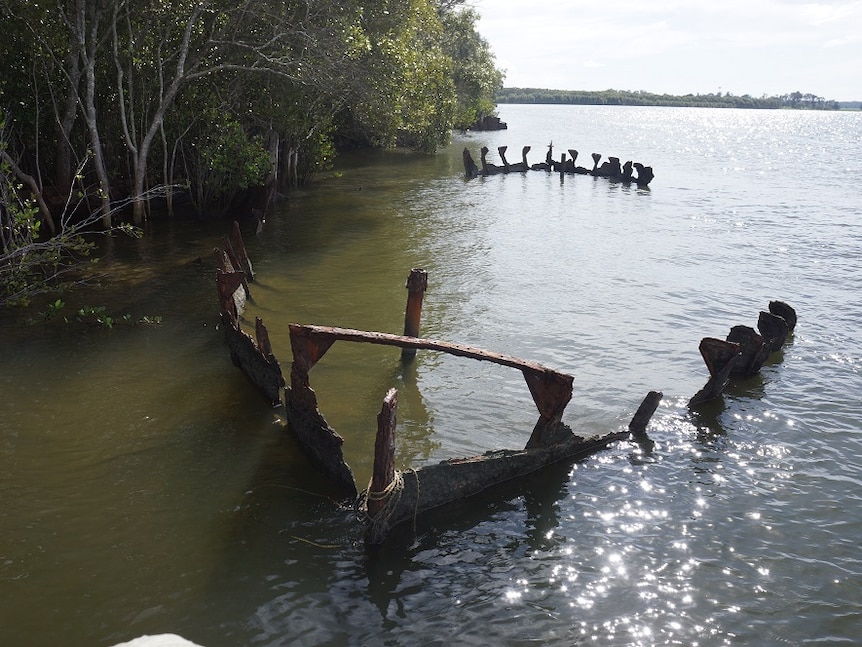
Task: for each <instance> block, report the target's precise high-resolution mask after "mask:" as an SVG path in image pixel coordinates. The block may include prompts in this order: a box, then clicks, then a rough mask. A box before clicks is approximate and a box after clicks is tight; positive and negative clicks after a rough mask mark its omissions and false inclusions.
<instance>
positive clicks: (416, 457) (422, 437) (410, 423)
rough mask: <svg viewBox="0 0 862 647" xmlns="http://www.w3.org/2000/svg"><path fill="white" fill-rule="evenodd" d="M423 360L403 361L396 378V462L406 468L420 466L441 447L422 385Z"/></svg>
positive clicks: (394, 381) (397, 370)
mask: <svg viewBox="0 0 862 647" xmlns="http://www.w3.org/2000/svg"><path fill="white" fill-rule="evenodd" d="M420 361H421V359H420V358H414V359H410V360H404V361H402V362H401V363H400V365H399V366H398V368H397V369H396V370H395V372H394V376H393V377H394V379H393V384H394V386H395V388H396V389H398V418H397V420H398V423H397V427H396V431H395V462H396V464H397V465H399V466H402V469H407V468H410V467H419V466H420V465H421V464H423V463H425V462H427V461H428V459H429V458H430V456H431V454H432V453H433V452H434V451H435V450H436V449H438V448H439V447H440V441H439V440H434V416H433V414H432V413H431V412H429V411H428V408H427V406H426V403H425V399H424V398H423V397H422V392H421V390H420V388H419V384H418V379H417V374H418V364H419V362H420Z"/></svg>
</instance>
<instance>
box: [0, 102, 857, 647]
mask: <svg viewBox="0 0 862 647" xmlns="http://www.w3.org/2000/svg"><path fill="white" fill-rule="evenodd" d="M500 112H501V116H502V117H503V119H504V120H506V121H508V122H509V126H510V128H509V130H507V131H502V132H498V133H481V134H478V133H477V134H468V135H465V136H460V137H457V138H456V141H454V142H453V144H452V146H451V147H449V148H448V149H447V150H445V151H443V152H441V153H440V154H439V155H436V156H434V157H430V158H428V157H418V156H413V155H409V154H404V153H398V152H392V153H378V154H371V155H369V154H357V155H347V156H344V157H343V158H342V159H341V160H340V162H339V168H338V173H336V174H332V175H331V176H330V177H327V178H323V179H321V181H320V182H319V183H318V184H317V185H316V186H315V187H314V188H313V189H311V190H309V191H306V192H302V193H301V194H299V195H297V196H295V197H293V198H292V199H291V200H290V202H289V203H287V204H285V205H282V206H281V207H280V208H279V209H278V211H277V212H276V213H274V214H272V215H271V216H270V217H269V219H268V221H267V223H266V228H265V231H264V233H263V234H261V235H259V236H255V235H254V234H253V228H251V226H250V225H249V224H248V223H246V224H245V225H244V230H245V233H246V242H247V246H248V248H249V252H250V254H251V256H252V260H253V261H254V264H255V269H256V270H257V272H258V281H257V282H256V283H254V284H253V285H252V290H253V297H254V301H253V303H252V304H251V305H250V307H249V310H248V311H247V313H246V317H247V319H248V320H249V321H253V318H254V317H255V316H261V317H263V319H264V321H265V322H266V324H267V326H268V328H269V331H270V336H271V339H272V342H273V345H274V348H275V352H276V354H277V355H278V356H279V357H280V359H281V361H282V365H283V367H284V368H285V370H286V368H287V366H288V365H289V359H290V345H289V339H288V332H287V324H288V323H290V322H300V323H316V324H327V325H340V326H349V327H356V328H364V329H372V330H383V331H390V332H400V331H401V328H402V326H403V308H404V303H405V299H406V291H405V290H404V280H405V278H406V276H407V274H408V272H409V270H410V268H412V267H423V268H425V269H426V270H427V271H428V273H429V290H428V292H427V294H426V298H425V306H424V311H423V323H422V334H423V335H424V336H428V337H437V338H442V339H446V340H450V341H454V342H460V343H465V344H471V345H475V346H480V347H485V348H489V349H492V350H496V351H499V352H503V353H508V354H512V355H516V356H520V357H524V358H527V359H533V360H537V361H540V362H543V363H545V364H548V365H549V366H552V367H554V368H557V369H560V370H563V371H566V372H569V373H571V374H572V375H574V376H575V395H574V398H573V400H572V403H571V404H570V405H569V407H568V410H567V413H566V416H565V417H564V420H565V421H566V422H567V423H568V424H569V425H570V426H572V428H573V429H575V430H576V431H577V432H578V433H582V434H592V433H606V432H608V431H612V430H617V429H619V428H621V427H623V426H625V425H626V424H627V422H628V420H629V419H630V417H631V415H632V414H633V412H634V410H635V409H636V408H637V405H638V404H639V402H640V400H641V399H642V398H643V396H644V395H645V394H646V392H647V391H649V390H651V389H656V390H660V391H662V392H663V393H664V400H663V402H662V406H661V407H660V408H659V410H658V412H657V413H656V415H655V416H654V418H653V422H652V426H651V428H650V434H651V437H652V438H653V439H654V440H655V441H656V446H655V448H654V450H653V451H652V452H644V451H643V450H642V449H641V448H640V447H638V446H637V445H635V444H631V443H619V444H617V445H614V446H612V447H611V448H610V449H609V450H608V451H605V452H603V453H601V454H599V455H596V456H594V457H591V458H590V459H588V460H586V461H583V462H580V463H577V464H575V465H561V466H557V467H554V468H552V469H550V470H547V471H546V472H543V473H542V474H541V475H537V476H535V477H534V478H531V479H528V480H527V481H526V482H525V483H521V484H519V485H518V486H514V487H505V488H502V489H500V490H498V491H495V492H493V493H491V494H489V495H488V496H485V497H482V498H481V499H480V500H478V501H473V502H471V503H470V504H467V505H460V506H456V507H455V508H449V509H447V510H445V511H442V512H440V513H437V514H432V515H428V516H427V517H426V518H420V519H419V521H418V524H417V527H416V528H415V531H414V529H413V528H405V529H404V530H403V532H401V533H398V534H396V535H395V536H394V537H392V538H391V541H389V542H388V543H387V544H386V545H385V546H384V549H383V551H382V552H366V550H365V548H364V547H363V544H362V540H361V539H362V538H361V531H360V529H359V527H358V525H357V524H356V522H355V519H354V518H353V515H352V514H351V512H350V510H348V509H346V508H343V507H340V506H339V505H338V503H337V502H336V501H335V500H334V498H335V497H336V496H337V493H336V492H335V491H333V490H332V488H331V487H330V486H329V485H328V484H327V483H326V482H325V481H324V480H323V479H322V478H321V477H320V476H318V475H317V473H316V472H314V471H313V470H312V469H311V468H310V467H309V466H308V465H307V462H306V461H305V459H304V458H303V457H302V455H301V454H300V453H299V452H298V450H297V448H296V446H295V445H294V443H293V441H292V439H291V437H290V435H289V434H288V433H286V432H285V431H284V430H283V428H282V414H281V412H280V411H278V410H273V409H270V408H268V407H267V405H266V403H265V402H264V401H263V400H262V399H261V397H260V396H259V395H258V394H257V393H256V392H254V391H253V389H252V388H251V387H250V386H249V385H248V383H247V382H246V380H245V378H244V377H243V376H242V375H241V374H240V373H239V372H238V371H237V370H236V369H235V368H234V367H233V366H232V365H231V363H230V359H229V357H228V353H227V350H226V348H225V346H224V343H223V338H222V334H221V332H220V331H219V330H217V327H216V322H217V319H216V300H215V290H214V283H213V277H214V270H213V264H212V262H211V260H210V259H211V258H212V253H211V252H212V248H213V247H214V246H218V245H220V244H221V242H220V241H221V236H222V235H223V234H224V233H226V232H227V230H228V228H227V226H226V225H225V224H224V223H217V224H215V225H212V226H209V227H203V228H202V227H199V226H197V225H194V224H185V223H176V224H165V223H156V224H154V225H153V226H152V232H151V235H150V236H148V237H146V238H145V239H144V240H143V241H136V242H128V241H122V240H117V241H114V242H113V243H112V244H111V245H110V246H109V247H108V248H107V249H106V250H105V259H106V260H105V263H104V267H105V269H109V270H111V271H112V272H114V274H113V275H112V276H111V277H109V278H108V279H107V280H106V281H105V282H104V285H103V287H102V288H99V289H95V288H94V289H92V290H91V291H87V292H84V293H82V294H81V295H80V296H77V297H75V299H74V303H71V302H70V303H69V305H68V306H67V309H69V310H71V309H72V308H77V307H79V306H81V305H85V304H86V305H106V306H108V308H109V310H111V311H112V312H113V313H115V314H117V315H119V314H129V315H130V316H131V318H132V319H133V320H138V319H140V318H141V317H143V316H145V315H150V316H161V317H162V319H163V322H162V324H161V325H158V326H146V325H137V326H128V325H118V326H115V327H114V328H112V329H110V330H106V329H100V328H86V329H85V328H82V327H81V326H78V325H73V324H68V325H66V324H62V323H61V322H58V321H54V322H51V323H50V324H48V325H46V326H45V327H44V328H43V327H42V326H41V325H40V326H38V327H37V328H35V329H33V328H27V329H25V330H24V331H23V332H21V331H19V330H18V329H17V328H16V327H15V326H14V325H13V324H14V323H15V322H14V321H11V320H7V321H5V322H3V323H0V334H2V342H0V387H2V390H3V393H4V394H5V398H4V401H5V409H4V415H3V416H2V417H0V627H2V634H3V636H4V637H3V640H2V642H3V644H8V645H57V644H63V645H82V646H83V645H110V644H112V643H114V642H118V641H121V640H128V639H130V638H132V637H134V636H138V635H141V634H146V633H160V632H175V633H180V634H182V635H184V636H185V637H187V638H189V639H192V640H194V641H196V642H199V643H201V644H203V645H207V646H210V647H216V646H222V645H224V646H234V645H376V644H390V645H402V644H404V645H407V644H410V645H413V644H429V645H432V644H466V645H471V644H476V645H478V644H510V645H520V644H560V645H573V644H578V645H581V644H583V645H587V644H597V645H660V644H661V645H664V644H679V645H694V644H700V645H731V644H739V645H742V644H745V645H750V644H758V645H799V644H826V643H828V644H848V645H849V644H856V642H857V640H858V638H857V635H858V627H859V626H860V625H862V560H860V557H859V549H858V540H859V537H862V495H860V492H862V472H860V470H862V444H860V427H862V424H860V422H859V421H860V420H862V404H860V398H859V392H860V389H862V379H860V367H862V352H860V348H862V332H860V322H862V306H860V304H859V294H860V289H862V269H860V264H859V252H860V249H862V224H860V212H862V199H860V198H859V195H858V192H857V191H856V188H855V187H856V185H857V184H858V181H859V178H860V177H862V113H822V114H821V113H816V114H815V113H802V112H790V111H780V112H779V111H736V110H709V109H691V110H689V109H669V108H599V107H577V106H571V107H565V106H559V107H554V106H515V105H510V106H502V107H501V111H500ZM551 141H553V143H554V146H555V157H558V155H559V154H560V153H561V152H565V150H566V149H568V148H574V149H577V150H579V151H580V157H579V162H580V163H582V164H584V165H587V163H588V162H587V160H589V154H590V153H592V152H600V153H603V154H604V155H606V156H607V155H615V156H618V157H620V158H621V159H622V160H623V161H625V160H627V159H632V160H635V161H641V162H643V163H645V164H648V165H652V166H653V168H654V170H655V174H656V178H655V180H654V181H653V183H652V185H651V187H650V189H648V190H643V189H638V188H637V187H633V186H623V185H620V184H617V183H611V182H608V181H606V180H604V179H601V178H598V179H593V178H590V177H582V176H579V177H567V178H565V180H563V181H561V180H560V178H559V176H558V175H548V174H544V173H530V174H526V175H509V176H497V177H491V178H487V179H481V178H480V179H477V180H474V181H470V182H465V181H464V180H463V179H462V166H461V150H462V149H463V148H464V147H465V146H467V147H468V148H469V149H470V150H471V151H472V153H473V155H474V157H476V158H477V159H478V152H479V148H480V147H481V146H482V145H488V146H489V147H490V148H491V150H492V151H495V150H496V147H497V146H499V145H508V146H509V152H508V158H509V160H510V161H517V160H518V159H519V157H520V154H519V151H520V148H521V146H523V145H531V146H532V147H533V149H532V151H531V153H530V161H534V162H536V161H539V160H540V159H542V158H544V154H545V150H546V146H547V145H548V143H549V142H551ZM490 161H492V162H497V163H499V160H498V158H497V157H496V154H494V153H492V155H491V156H490ZM772 299H781V300H784V301H787V302H788V303H790V304H791V305H793V306H794V307H795V308H796V310H797V312H798V314H799V320H800V323H799V325H798V327H797V329H796V333H795V335H794V336H793V337H792V338H791V340H790V342H789V343H788V344H787V345H786V346H785V348H784V349H783V350H782V351H781V352H780V353H777V354H776V355H774V356H773V359H772V360H771V361H770V362H769V363H768V364H767V365H766V366H765V367H764V369H763V370H762V371H761V374H760V375H758V376H757V377H755V378H751V379H749V380H747V381H744V382H741V383H737V384H734V385H733V386H732V387H731V388H730V389H729V390H728V391H727V392H726V394H725V395H724V396H723V398H721V399H720V400H718V401H716V402H714V403H712V404H710V405H709V406H707V407H705V408H703V409H701V410H699V411H697V412H692V411H689V410H688V408H687V407H686V405H685V403H686V402H687V400H688V399H689V398H690V397H691V396H692V395H693V394H694V393H695V392H696V391H697V390H698V389H699V388H700V387H701V386H703V383H704V382H705V381H706V376H707V372H706V368H705V367H704V365H703V362H702V360H701V359H700V356H699V353H698V351H697V346H698V343H699V341H700V339H701V338H702V337H704V336H716V337H723V336H724V335H726V334H727V331H728V330H729V329H730V327H731V326H733V325H736V324H747V325H755V324H756V321H757V315H758V312H759V311H760V310H762V309H765V307H766V305H767V303H768V302H769V301H770V300H772ZM311 381H312V386H313V387H314V388H315V389H316V390H317V392H318V395H319V398H320V402H321V409H322V411H323V412H324V414H325V415H326V416H327V418H328V420H329V421H330V423H331V424H332V425H333V426H334V427H335V428H336V429H337V430H338V431H339V432H340V433H341V434H342V435H343V436H344V437H345V439H346V443H345V453H346V457H347V460H348V462H349V463H350V464H351V466H352V467H353V470H354V472H355V474H356V477H357V481H358V482H359V483H360V487H362V486H363V485H364V483H366V482H367V480H368V478H369V476H370V472H371V452H372V448H373V435H374V429H375V424H376V423H375V416H376V413H377V411H378V410H379V407H380V402H381V399H382V397H383V395H384V394H385V392H386V390H387V389H389V388H390V387H392V386H395V387H397V388H398V389H399V411H398V414H399V420H398V424H399V427H398V434H399V436H398V447H397V451H398V457H399V461H400V466H401V468H403V469H406V468H409V467H417V466H420V465H423V464H426V463H428V462H432V461H437V460H441V459H443V458H447V457H452V456H463V455H468V454H473V453H479V452H482V451H485V450H486V449H493V448H503V447H519V446H522V445H523V443H524V442H525V441H526V438H527V437H528V435H529V431H530V429H531V428H532V425H533V423H534V422H535V418H536V413H535V410H534V406H533V404H532V401H531V398H530V396H529V393H528V391H527V389H526V386H525V384H524V383H523V380H522V378H521V376H520V375H519V374H518V373H517V372H516V371H512V370H511V369H505V368H502V367H497V366H494V365H487V366H486V365H484V364H482V363H477V362H470V361H468V360H464V359H459V358H452V357H445V356H439V355H436V354H432V353H426V352H420V353H419V355H418V357H417V359H416V362H415V363H414V365H413V366H412V367H410V368H408V369H404V368H403V367H402V365H401V363H400V360H399V357H398V352H397V350H393V349H386V348H377V347H373V348H363V347H362V346H361V345H357V346H350V345H348V344H343V347H342V346H340V345H339V344H336V345H335V346H334V347H333V348H332V349H331V350H330V351H329V353H327V355H326V357H325V358H324V359H323V360H322V362H321V363H320V365H318V366H317V367H316V368H315V369H314V371H313V372H312V374H311Z"/></svg>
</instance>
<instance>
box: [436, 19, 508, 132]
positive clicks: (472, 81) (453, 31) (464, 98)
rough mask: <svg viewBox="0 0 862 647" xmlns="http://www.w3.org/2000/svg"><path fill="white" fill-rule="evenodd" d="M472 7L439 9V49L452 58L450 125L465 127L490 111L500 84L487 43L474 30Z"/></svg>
mask: <svg viewBox="0 0 862 647" xmlns="http://www.w3.org/2000/svg"><path fill="white" fill-rule="evenodd" d="M478 20H479V15H478V13H477V12H476V10H475V9H455V10H450V11H444V12H442V16H441V21H442V25H443V51H444V52H446V54H447V55H448V56H449V57H450V58H451V59H452V63H453V71H452V79H453V82H454V84H455V91H456V96H457V107H456V113H455V118H454V126H455V127H456V128H460V129H466V128H469V127H470V126H471V125H472V124H474V123H475V122H476V120H477V119H481V118H482V117H485V116H487V115H490V114H492V113H493V112H494V109H495V96H496V93H497V91H498V90H500V88H502V87H503V77H504V75H503V73H502V72H501V71H500V70H498V69H497V67H496V62H495V60H494V55H493V53H492V52H491V48H490V45H489V44H488V42H487V41H486V40H485V39H484V38H482V36H481V35H480V34H479V33H478V31H477V30H476V22H477V21H478Z"/></svg>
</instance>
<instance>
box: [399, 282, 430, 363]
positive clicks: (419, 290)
mask: <svg viewBox="0 0 862 647" xmlns="http://www.w3.org/2000/svg"><path fill="white" fill-rule="evenodd" d="M405 287H406V288H407V310H406V311H405V313H404V336H405V337H418V336H419V320H420V319H421V317H422V299H423V298H424V296H425V290H427V289H428V272H426V271H425V270H423V269H419V268H413V269H412V270H410V276H408V277H407V285H405ZM414 357H416V349H415V348H402V349H401V359H402V360H405V361H407V360H411V359H413V358H414Z"/></svg>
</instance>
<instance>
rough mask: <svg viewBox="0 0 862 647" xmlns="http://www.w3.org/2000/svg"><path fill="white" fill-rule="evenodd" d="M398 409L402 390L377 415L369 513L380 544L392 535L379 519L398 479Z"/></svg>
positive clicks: (374, 538) (389, 395) (389, 397)
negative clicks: (396, 426)
mask: <svg viewBox="0 0 862 647" xmlns="http://www.w3.org/2000/svg"><path fill="white" fill-rule="evenodd" d="M397 408H398V391H396V390H395V389H389V392H388V393H387V394H386V397H385V398H383V406H382V407H381V408H380V413H378V414H377V437H376V438H375V440H374V471H373V473H372V475H371V484H370V485H369V486H368V498H367V503H366V507H367V511H368V517H369V518H370V520H371V526H370V527H369V535H370V536H369V541H370V543H373V544H379V543H380V542H382V541H383V537H385V536H386V533H388V532H389V524H388V523H386V520H385V519H377V516H378V515H379V514H380V511H381V510H383V509H384V508H385V507H386V504H387V502H388V501H389V496H390V495H391V493H387V492H386V488H388V487H389V486H390V485H391V484H392V481H393V480H394V479H395V411H396V409H397Z"/></svg>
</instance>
